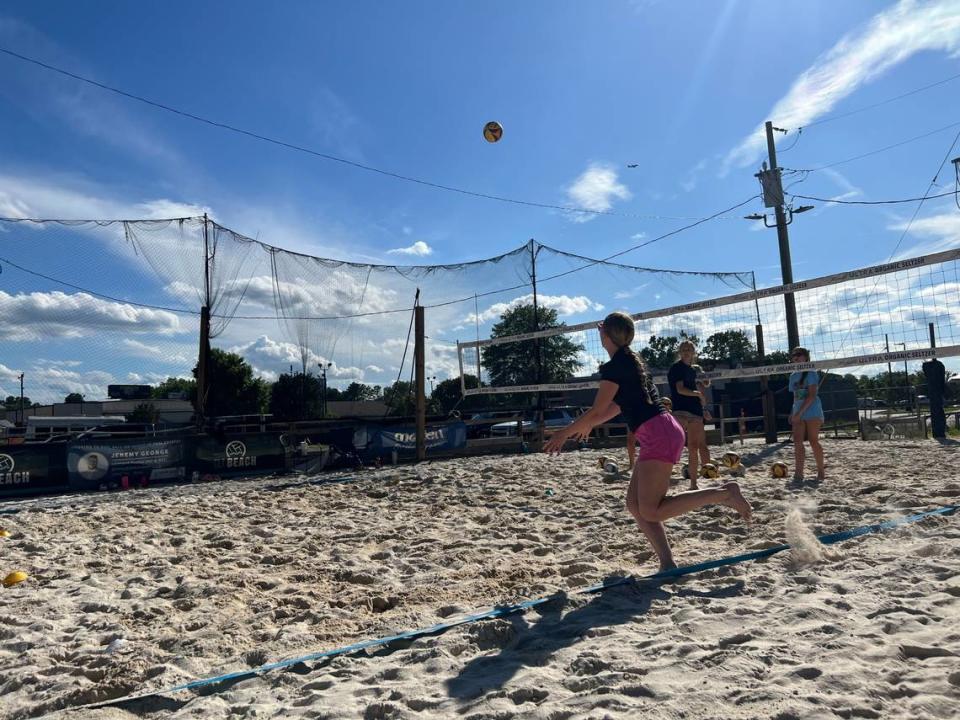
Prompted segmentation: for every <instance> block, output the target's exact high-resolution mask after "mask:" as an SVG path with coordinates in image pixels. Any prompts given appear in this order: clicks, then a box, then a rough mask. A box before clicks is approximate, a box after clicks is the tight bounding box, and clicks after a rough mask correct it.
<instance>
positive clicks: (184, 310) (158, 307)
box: [0, 257, 200, 315]
mask: <svg viewBox="0 0 960 720" xmlns="http://www.w3.org/2000/svg"><path fill="white" fill-rule="evenodd" d="M0 262H5V263H6V264H7V265H9V266H10V267H15V268H16V269H17V270H20V271H21V272H25V273H27V274H28V275H33V276H34V277H39V278H43V279H44V280H49V281H50V282H53V283H57V284H59V285H63V286H65V287H68V288H72V289H73V290H77V291H79V292H82V293H87V294H88V295H92V296H93V297H98V298H101V299H103V300H109V301H110V302H115V303H121V304H123V305H133V306H134V307H141V308H145V309H147V310H165V311H167V312H172V313H180V314H183V315H199V314H200V313H199V312H197V311H196V310H189V309H187V308H172V307H165V306H163V305H149V304H147V303H139V302H135V301H133V300H121V299H120V298H115V297H113V296H112V295H104V294H103V293H99V292H96V291H95V290H88V289H87V288H84V287H80V286H79V285H74V284H72V283H68V282H66V281H65V280H59V279H57V278H54V277H50V276H49V275H44V274H43V273H39V272H36V271H34V270H28V269H27V268H25V267H23V266H22V265H17V264H16V263H15V262H11V261H10V260H7V259H6V258H2V257H0Z"/></svg>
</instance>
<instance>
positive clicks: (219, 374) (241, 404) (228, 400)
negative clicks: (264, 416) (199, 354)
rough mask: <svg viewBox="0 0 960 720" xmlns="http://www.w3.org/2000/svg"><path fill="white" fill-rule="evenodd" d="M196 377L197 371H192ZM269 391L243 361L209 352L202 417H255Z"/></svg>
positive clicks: (261, 409) (238, 357) (265, 401)
mask: <svg viewBox="0 0 960 720" xmlns="http://www.w3.org/2000/svg"><path fill="white" fill-rule="evenodd" d="M193 374H194V377H196V374H197V369H196V368H194V369H193ZM268 395H269V388H268V387H267V384H266V383H265V382H264V381H263V380H262V379H260V378H255V377H254V376H253V368H251V367H250V366H249V365H248V364H247V362H246V360H244V359H243V358H242V357H240V356H239V355H236V354H234V353H228V352H225V351H223V350H220V349H218V348H213V349H211V350H210V362H209V364H208V366H207V402H206V408H205V414H206V415H207V416H208V417H214V416H216V415H256V414H259V413H261V412H263V409H264V408H265V407H266V405H267V398H268Z"/></svg>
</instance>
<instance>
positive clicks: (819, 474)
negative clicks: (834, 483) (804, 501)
mask: <svg viewBox="0 0 960 720" xmlns="http://www.w3.org/2000/svg"><path fill="white" fill-rule="evenodd" d="M826 479H827V474H826V472H825V471H823V470H817V481H818V482H823V481H824V480H826Z"/></svg>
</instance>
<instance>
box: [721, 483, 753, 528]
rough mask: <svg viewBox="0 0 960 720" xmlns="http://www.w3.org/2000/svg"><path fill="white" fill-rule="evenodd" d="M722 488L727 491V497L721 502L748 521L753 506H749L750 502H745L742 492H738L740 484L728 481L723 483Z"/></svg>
mask: <svg viewBox="0 0 960 720" xmlns="http://www.w3.org/2000/svg"><path fill="white" fill-rule="evenodd" d="M723 489H724V490H726V491H727V499H726V501H724V503H723V504H724V505H726V506H727V507H731V508H733V509H734V510H736V511H737V512H738V513H740V517H742V518H743V519H744V520H745V521H746V522H750V517H751V516H752V515H753V508H751V507H750V503H748V502H747V499H746V498H745V497H744V496H743V493H741V492H740V485H739V484H737V483H735V482H728V483H725V484H724V486H723Z"/></svg>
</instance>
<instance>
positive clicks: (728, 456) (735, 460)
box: [722, 452, 740, 470]
mask: <svg viewBox="0 0 960 720" xmlns="http://www.w3.org/2000/svg"><path fill="white" fill-rule="evenodd" d="M722 460H723V464H724V465H725V466H726V467H728V468H730V469H731V470H732V469H733V468H735V467H736V466H737V465H739V464H740V456H739V455H737V453H735V452H726V453H724V454H723V458H722Z"/></svg>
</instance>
